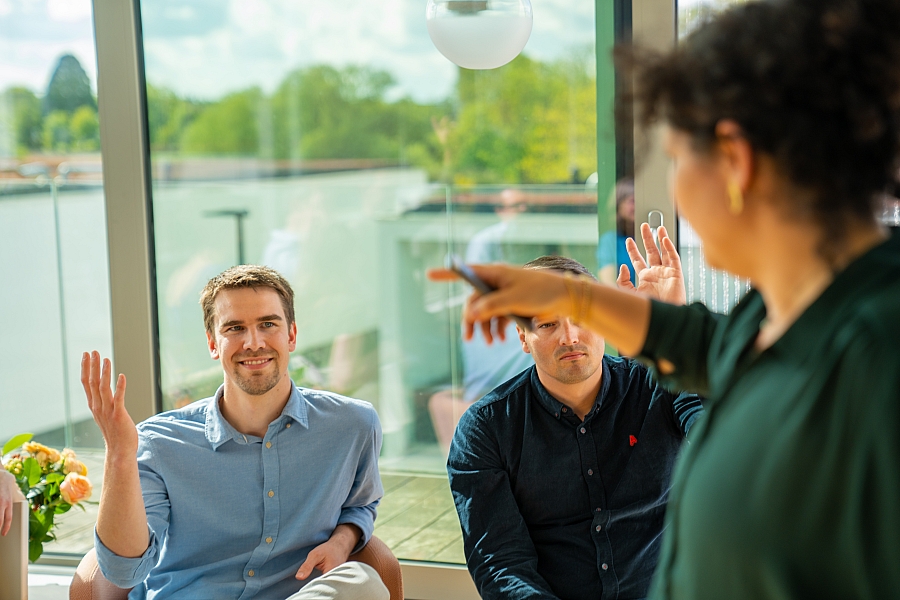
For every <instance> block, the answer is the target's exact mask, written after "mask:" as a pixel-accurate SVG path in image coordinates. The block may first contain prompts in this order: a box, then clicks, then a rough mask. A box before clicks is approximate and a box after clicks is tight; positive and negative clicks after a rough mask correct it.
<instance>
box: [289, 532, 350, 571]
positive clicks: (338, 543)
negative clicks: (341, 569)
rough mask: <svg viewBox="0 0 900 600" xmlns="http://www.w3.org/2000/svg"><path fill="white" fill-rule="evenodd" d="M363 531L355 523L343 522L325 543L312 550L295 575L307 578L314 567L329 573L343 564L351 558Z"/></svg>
mask: <svg viewBox="0 0 900 600" xmlns="http://www.w3.org/2000/svg"><path fill="white" fill-rule="evenodd" d="M361 534H362V532H360V530H359V529H358V528H357V527H356V526H355V525H345V524H341V525H338V526H337V527H335V528H334V533H332V534H331V537H330V538H328V541H327V542H325V543H324V544H319V545H318V546H316V547H315V548H313V549H312V550H310V552H309V555H308V556H307V557H306V560H305V561H303V564H302V565H300V568H299V569H298V570H297V574H296V575H295V577H296V578H297V579H306V578H307V577H309V576H310V575H312V572H313V570H314V569H318V570H319V572H321V573H327V572H328V571H330V570H332V569H333V568H335V567H337V566H338V565H342V564H344V563H345V562H347V559H348V558H350V552H351V551H352V550H353V548H354V547H356V544H357V542H359V538H360V536H361Z"/></svg>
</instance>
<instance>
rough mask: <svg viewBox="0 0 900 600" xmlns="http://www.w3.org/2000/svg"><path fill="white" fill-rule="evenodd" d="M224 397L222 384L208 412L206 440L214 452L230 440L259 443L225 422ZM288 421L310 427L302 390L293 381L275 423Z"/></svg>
mask: <svg viewBox="0 0 900 600" xmlns="http://www.w3.org/2000/svg"><path fill="white" fill-rule="evenodd" d="M224 395H225V384H222V385H220V386H219V389H218V390H216V395H215V396H213V398H212V401H211V402H210V405H209V407H208V408H207V411H206V439H207V440H208V441H209V445H210V446H212V448H213V450H218V448H219V446H221V445H222V444H224V443H225V442H227V441H228V440H234V441H235V442H236V443H238V444H246V443H248V442H249V441H251V439H252V440H253V441H259V438H257V437H255V436H249V435H247V436H245V435H244V434H242V433H240V432H239V431H238V430H237V429H235V428H234V427H233V426H232V425H231V423H229V422H228V421H226V420H225V417H224V416H223V415H222V409H221V407H220V405H219V402H220V401H221V400H222V398H223V397H224ZM286 419H292V420H294V421H296V422H297V423H299V424H300V425H302V426H303V427H307V428H308V427H309V420H308V418H307V412H306V401H305V400H304V398H303V395H302V394H301V393H300V390H299V389H298V388H297V386H296V385H294V382H293V381H291V395H290V397H289V398H288V401H287V404H285V405H284V409H283V410H282V411H281V415H280V416H279V417H278V418H277V419H275V421H273V423H279V422H283V421H284V420H286Z"/></svg>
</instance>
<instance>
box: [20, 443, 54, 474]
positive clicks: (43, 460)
mask: <svg viewBox="0 0 900 600" xmlns="http://www.w3.org/2000/svg"><path fill="white" fill-rule="evenodd" d="M22 450H24V451H25V452H27V453H28V454H30V455H31V456H33V457H34V459H35V460H36V461H37V462H38V464H39V465H40V466H41V468H42V469H43V468H46V467H48V466H50V465H52V464H54V463H58V462H59V461H60V459H61V458H62V455H61V454H60V453H59V450H54V449H53V448H49V447H47V446H45V445H43V444H41V443H38V442H26V443H25V444H22Z"/></svg>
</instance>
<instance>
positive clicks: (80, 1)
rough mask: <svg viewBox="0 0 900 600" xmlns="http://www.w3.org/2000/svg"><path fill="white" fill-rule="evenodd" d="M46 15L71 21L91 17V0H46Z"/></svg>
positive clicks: (57, 19) (56, 19)
mask: <svg viewBox="0 0 900 600" xmlns="http://www.w3.org/2000/svg"><path fill="white" fill-rule="evenodd" d="M47 16H49V17H50V18H51V19H52V20H54V21H63V22H66V23H71V22H72V21H80V20H82V19H85V18H88V19H90V18H91V0H47Z"/></svg>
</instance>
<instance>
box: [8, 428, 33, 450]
mask: <svg viewBox="0 0 900 600" xmlns="http://www.w3.org/2000/svg"><path fill="white" fill-rule="evenodd" d="M33 437H34V434H33V433H20V434H19V435H15V436H13V437H12V438H11V439H10V440H9V441H8V442H6V443H5V444H4V445H3V452H0V454H9V453H10V452H12V451H13V450H15V449H16V448H18V447H19V446H21V445H22V444H27V443H28V442H30V441H31V438H33Z"/></svg>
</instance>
